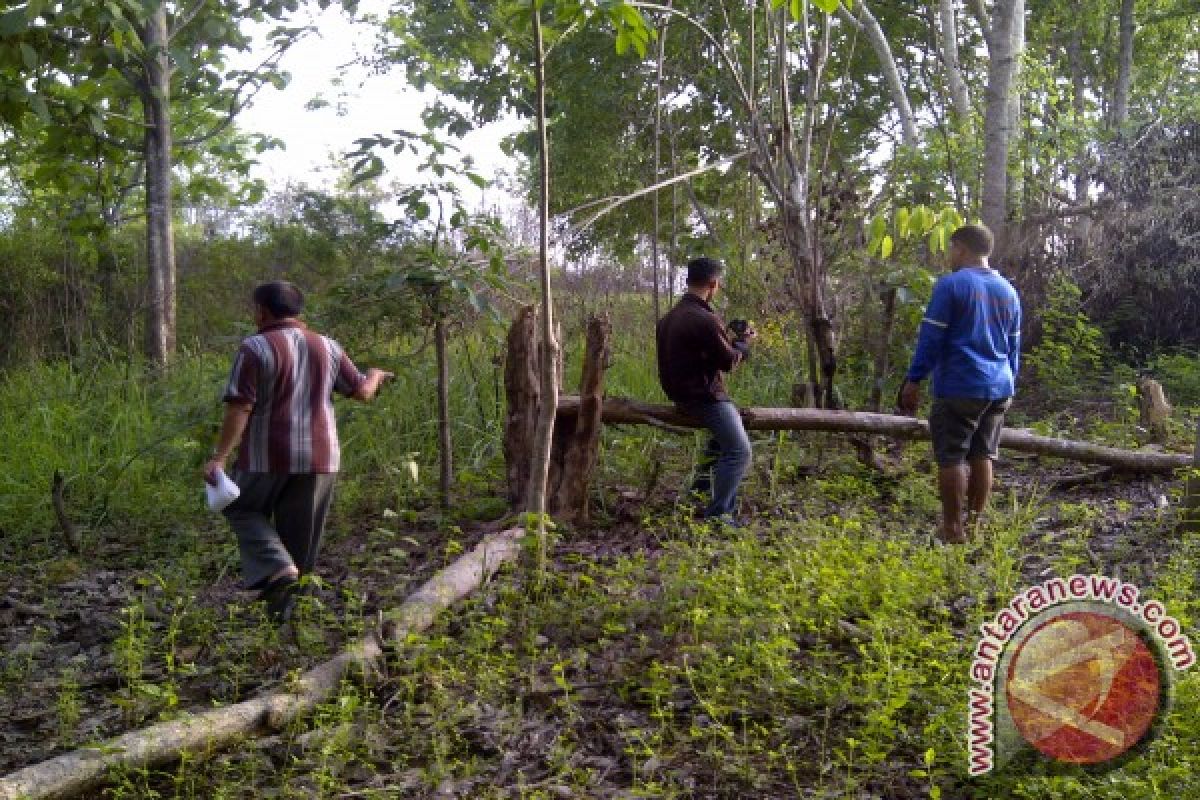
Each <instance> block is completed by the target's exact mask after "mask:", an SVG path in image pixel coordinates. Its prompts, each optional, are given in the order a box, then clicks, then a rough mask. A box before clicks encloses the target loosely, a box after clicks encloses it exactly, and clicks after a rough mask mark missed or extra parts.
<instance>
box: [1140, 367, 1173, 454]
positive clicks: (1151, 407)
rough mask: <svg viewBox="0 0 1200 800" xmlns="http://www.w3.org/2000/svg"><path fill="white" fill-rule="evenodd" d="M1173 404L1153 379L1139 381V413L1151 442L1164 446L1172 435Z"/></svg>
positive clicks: (1145, 378)
mask: <svg viewBox="0 0 1200 800" xmlns="http://www.w3.org/2000/svg"><path fill="white" fill-rule="evenodd" d="M1171 410H1172V409H1171V404H1170V402H1168V401H1167V395H1166V392H1164V391H1163V387H1162V384H1161V383H1159V382H1158V381H1156V380H1154V379H1153V378H1147V377H1144V378H1142V379H1141V380H1140V381H1138V411H1139V416H1140V421H1141V424H1142V427H1143V428H1145V429H1146V433H1147V435H1148V436H1149V437H1150V441H1152V442H1158V443H1159V444H1162V443H1163V442H1166V441H1167V436H1168V435H1169V433H1170V421H1171Z"/></svg>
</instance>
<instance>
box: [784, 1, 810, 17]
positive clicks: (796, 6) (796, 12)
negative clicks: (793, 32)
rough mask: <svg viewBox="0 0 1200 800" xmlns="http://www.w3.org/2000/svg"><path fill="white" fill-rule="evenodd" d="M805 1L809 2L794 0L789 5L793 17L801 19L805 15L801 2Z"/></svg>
mask: <svg viewBox="0 0 1200 800" xmlns="http://www.w3.org/2000/svg"><path fill="white" fill-rule="evenodd" d="M804 2H807V0H792V3H791V5H790V6H788V10H789V11H790V12H791V14H792V19H800V18H801V17H803V16H804V9H803V8H801V7H800V4H801V3H804Z"/></svg>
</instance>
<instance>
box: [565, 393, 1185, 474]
mask: <svg viewBox="0 0 1200 800" xmlns="http://www.w3.org/2000/svg"><path fill="white" fill-rule="evenodd" d="M578 409H579V398H577V397H573V396H563V397H560V398H559V401H558V413H559V414H560V415H566V414H574V413H577V411H578ZM741 414H742V421H743V422H744V423H745V425H746V428H747V429H748V430H759V431H783V430H788V431H826V432H830V433H869V434H879V435H882V436H891V437H893V438H897V439H928V438H929V426H928V424H926V423H925V421H924V420H919V419H915V418H913V417H898V416H894V415H892V414H871V413H866V412H861V411H826V410H824V409H818V408H743V409H741ZM603 419H604V422H606V423H608V424H635V425H636V424H641V425H657V426H660V427H669V428H699V427H702V425H701V423H700V421H699V420H697V419H695V418H693V417H690V416H688V415H686V414H683V413H681V412H680V411H679V410H678V409H676V408H675V407H674V406H667V405H656V404H652V403H640V402H637V401H636V400H626V399H619V398H609V399H607V400H605V401H604V411H603ZM1000 446H1001V447H1005V448H1008V449H1010V450H1018V451H1021V452H1025V453H1036V454H1038V455H1043V456H1054V457H1056V458H1066V459H1070V460H1072V461H1081V462H1083V463H1086V464H1104V465H1106V466H1110V467H1118V468H1120V469H1121V470H1124V471H1128V472H1172V471H1174V470H1177V469H1182V468H1184V467H1190V466H1192V456H1190V455H1185V454H1182V453H1178V454H1177V453H1162V452H1156V451H1152V450H1121V449H1120V448H1117V447H1106V446H1104V445H1099V444H1091V443H1089V442H1076V441H1071V440H1069V439H1055V438H1054V437H1051V436H1041V435H1039V434H1036V433H1033V432H1031V431H1026V430H1018V429H1015V428H1005V429H1004V432H1003V433H1002V434H1001V436H1000Z"/></svg>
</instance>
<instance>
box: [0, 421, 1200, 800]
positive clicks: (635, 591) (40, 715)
mask: <svg viewBox="0 0 1200 800" xmlns="http://www.w3.org/2000/svg"><path fill="white" fill-rule="evenodd" d="M695 446H696V442H695V441H693V440H692V439H691V438H686V439H678V438H672V437H666V436H663V435H661V434H652V435H650V436H648V437H647V436H645V435H643V434H640V433H634V432H629V431H613V432H610V433H609V434H608V435H607V437H606V456H605V457H606V459H607V465H605V466H603V468H602V473H603V474H602V476H601V480H600V481H599V483H600V485H601V486H604V487H605V488H604V490H603V491H601V492H600V494H599V496H598V498H597V499H598V500H599V501H600V502H598V503H597V513H596V515H595V520H594V522H593V525H592V526H590V527H587V528H584V529H580V530H574V531H566V532H563V533H562V534H561V535H560V536H558V537H557V542H556V544H555V547H554V550H553V560H552V563H551V564H550V565H549V566H548V568H547V569H545V570H544V571H539V570H535V569H533V568H532V567H530V566H529V565H524V564H523V565H520V566H519V567H517V568H514V569H511V570H507V571H505V572H503V573H501V575H500V576H499V577H498V578H497V579H495V580H494V581H492V582H491V583H490V584H489V585H487V586H486V587H484V589H483V590H482V591H480V592H479V593H477V595H475V596H474V597H472V598H471V599H470V600H468V601H467V602H465V603H464V604H462V605H461V606H460V607H457V608H455V609H453V610H452V611H450V612H448V613H446V614H445V615H443V617H442V619H441V620H439V622H438V623H437V624H436V625H435V626H434V628H433V629H431V630H430V631H428V632H427V633H425V634H423V635H419V636H416V635H414V636H411V637H410V638H409V641H408V642H407V643H406V644H405V646H404V648H403V652H401V653H399V654H397V657H396V658H395V659H393V660H392V662H391V664H390V667H389V671H388V674H387V676H386V678H385V680H383V681H382V682H376V683H374V684H372V685H369V686H368V685H364V684H362V683H357V682H353V681H347V682H346V683H345V684H343V686H342V688H341V690H340V691H339V692H338V693H337V695H336V696H335V697H334V698H333V699H332V700H331V701H330V702H329V703H327V704H325V705H323V706H322V707H321V709H320V710H319V712H318V713H317V714H316V715H314V716H313V717H311V718H308V719H306V720H302V721H300V722H299V723H297V724H295V725H293V726H292V727H291V728H289V729H288V730H287V731H286V732H284V733H283V734H279V735H275V736H271V737H268V738H265V739H258V740H255V739H248V740H246V741H245V743H244V744H243V745H241V746H239V747H236V748H233V749H231V750H230V751H229V752H227V753H224V754H221V755H218V756H217V757H216V758H215V759H213V760H211V761H209V762H207V763H197V762H195V761H190V760H189V761H186V762H184V763H182V764H180V765H177V766H175V767H171V768H166V769H164V770H162V771H150V772H146V771H143V772H138V773H133V772H131V773H126V774H121V775H114V776H113V780H112V784H111V786H110V788H109V789H108V790H106V796H111V797H195V798H233V797H264V798H266V797H296V798H300V797H346V798H349V797H375V798H393V797H394V798H400V797H431V798H432V797H447V798H448V797H463V798H466V797H471V798H477V797H478V798H491V797H494V798H501V797H505V798H507V797H529V798H535V797H596V798H607V797H611V798H618V797H619V798H633V797H705V798H718V797H720V798H726V797H727V798H735V797H823V798H824V797H827V798H841V797H847V798H897V799H899V798H917V797H922V798H923V797H933V798H937V797H943V798H960V797H961V798H975V797H978V798H990V797H1031V798H1033V797H1038V798H1041V797H1058V796H1063V797H1138V798H1140V797H1187V796H1196V795H1197V793H1200V788H1198V787H1200V777H1194V776H1193V772H1194V770H1193V769H1192V765H1193V764H1196V763H1197V762H1198V761H1200V742H1198V741H1197V738H1196V737H1194V736H1190V734H1194V733H1196V732H1197V728H1198V726H1200V723H1198V722H1193V721H1190V720H1191V719H1194V718H1196V716H1197V715H1196V714H1195V712H1196V711H1198V710H1200V692H1198V691H1197V689H1198V688H1200V687H1198V686H1197V685H1196V683H1195V682H1194V680H1193V678H1192V676H1191V674H1190V673H1188V674H1185V675H1183V676H1182V677H1181V680H1180V682H1179V685H1178V687H1177V703H1176V710H1175V711H1174V712H1173V714H1172V718H1171V720H1169V723H1168V725H1167V726H1165V733H1164V734H1163V735H1162V736H1160V737H1159V738H1158V740H1157V741H1156V742H1155V743H1153V744H1151V745H1150V746H1149V747H1148V748H1146V750H1145V751H1144V752H1143V753H1141V754H1140V755H1138V756H1137V757H1136V758H1135V759H1133V760H1131V761H1129V762H1127V763H1125V764H1124V765H1123V766H1121V767H1120V768H1119V769H1117V770H1115V771H1113V772H1111V773H1109V774H1107V775H1105V776H1094V775H1089V774H1086V773H1083V772H1078V771H1062V770H1056V769H1053V768H1051V767H1050V766H1049V765H1046V766H1044V767H1043V768H1038V769H1035V770H1032V771H1030V772H1029V774H1021V775H1011V774H1010V775H1004V774H998V775H995V776H991V777H987V778H984V779H980V780H976V781H968V780H967V779H966V778H965V764H966V724H965V720H966V689H967V685H968V662H969V658H970V652H971V651H972V650H973V648H974V645H975V642H976V640H977V637H978V633H977V630H978V625H979V623H980V622H981V621H983V620H985V619H987V618H988V617H990V616H991V614H993V613H994V612H995V611H996V610H997V609H998V608H999V607H1000V606H1001V605H1003V604H1004V603H1006V602H1007V599H1008V598H1010V597H1011V596H1012V595H1013V594H1014V593H1015V592H1016V591H1017V590H1018V589H1020V588H1021V587H1023V586H1026V585H1029V584H1032V583H1037V582H1040V581H1042V580H1044V579H1045V578H1046V577H1047V576H1049V575H1051V574H1054V575H1062V576H1066V575H1070V574H1072V573H1074V572H1085V573H1090V572H1099V573H1103V574H1107V575H1113V576H1119V577H1121V578H1123V579H1124V580H1127V581H1131V582H1133V583H1136V584H1137V585H1139V586H1141V587H1144V588H1145V590H1146V592H1147V594H1148V595H1153V596H1154V597H1155V598H1156V599H1160V600H1162V601H1164V603H1166V604H1167V607H1168V610H1169V611H1170V612H1171V613H1172V614H1173V615H1175V616H1176V617H1178V618H1179V619H1180V620H1181V621H1183V622H1184V623H1185V631H1188V632H1192V633H1194V630H1195V629H1194V623H1193V620H1194V619H1195V617H1194V616H1193V615H1194V614H1195V613H1196V612H1197V611H1200V593H1198V591H1197V588H1196V582H1195V574H1194V568H1193V565H1194V563H1195V561H1194V557H1195V546H1194V544H1193V543H1192V542H1191V540H1190V539H1189V538H1184V537H1180V536H1179V535H1177V534H1176V533H1175V532H1174V529H1175V511H1174V508H1175V506H1176V500H1177V492H1178V488H1179V487H1178V484H1177V483H1172V482H1170V481H1168V480H1166V479H1161V478H1148V477H1138V478H1115V479H1110V480H1102V481H1096V482H1091V483H1085V484H1083V485H1081V486H1077V487H1073V488H1069V489H1055V488H1053V485H1054V483H1055V481H1056V480H1057V479H1058V478H1060V477H1062V476H1064V475H1068V474H1076V473H1078V472H1080V471H1081V470H1080V469H1079V468H1078V467H1077V466H1076V465H1068V464H1062V463H1057V462H1054V463H1052V462H1048V461H1043V460H1040V459H1021V460H1012V459H1006V460H1004V461H1003V462H1002V463H1001V465H1000V467H999V468H998V476H997V477H998V485H999V488H998V492H997V496H996V500H995V510H994V513H993V514H992V515H991V516H990V518H989V522H988V524H987V526H986V530H985V531H983V532H982V535H981V537H980V538H979V539H978V540H977V541H976V542H975V543H973V544H971V545H967V546H957V547H945V546H941V545H938V544H936V543H935V542H934V541H933V537H932V531H933V529H934V525H935V522H936V508H937V503H936V499H935V497H934V495H933V491H932V486H931V482H930V479H929V474H930V471H931V464H930V461H929V455H928V447H927V446H926V445H908V446H906V447H904V448H902V449H900V450H896V451H894V452H892V453H891V454H890V455H889V456H888V459H889V461H890V465H889V469H888V470H887V471H886V472H883V473H878V472H872V471H869V470H866V469H864V468H863V467H861V466H860V465H859V464H858V463H857V462H856V461H855V460H854V459H853V458H852V456H851V455H850V453H849V452H848V451H846V450H843V449H842V447H841V446H840V444H838V443H837V441H836V440H835V439H833V438H832V437H821V436H810V437H796V436H792V437H790V438H789V437H787V436H784V435H775V436H767V437H760V438H758V439H756V461H755V468H754V473H753V474H752V475H751V477H750V479H749V481H748V483H747V491H746V495H745V498H744V502H743V512H744V513H745V515H746V517H747V519H748V520H749V524H748V525H747V526H746V527H745V528H742V529H738V530H730V529H726V528H712V527H710V526H707V525H702V524H699V523H697V522H695V521H694V520H693V519H692V515H691V509H690V506H689V505H688V504H686V503H678V502H677V499H678V498H677V494H678V492H677V487H679V486H682V485H684V484H685V481H686V475H685V474H684V471H685V470H686V469H687V467H688V464H689V460H690V458H691V457H692V454H693V453H694V448H695ZM630 450H636V451H639V452H641V453H642V454H644V455H645V454H650V456H649V458H646V459H643V460H642V461H641V462H640V463H641V464H642V468H640V469H637V470H629V469H627V468H626V467H625V466H618V464H625V463H626V461H627V459H626V460H623V457H622V454H623V453H624V454H625V455H628V452H627V451H630ZM403 520H404V517H403V516H397V515H396V514H395V513H393V512H385V513H383V514H381V515H379V516H377V517H374V518H371V519H366V518H355V519H345V520H343V519H339V520H336V521H335V525H334V530H333V533H332V535H331V536H330V540H329V542H328V545H327V547H326V549H325V551H324V553H323V556H322V559H321V565H320V570H319V573H320V576H321V578H320V581H319V582H318V583H317V585H315V586H314V588H313V591H312V592H311V594H310V596H309V597H306V598H305V599H304V600H303V602H302V603H301V606H300V608H299V611H298V613H297V617H296V619H295V620H294V622H293V623H292V624H291V625H289V626H287V627H285V628H283V629H281V630H277V629H275V628H273V627H272V626H271V625H269V624H268V623H267V622H266V621H265V620H264V619H263V617H262V614H261V611H260V609H259V608H258V607H257V606H256V605H255V604H253V603H250V602H249V601H248V598H247V597H246V596H244V594H243V593H241V592H239V591H238V589H237V576H236V574H234V573H235V571H234V570H232V569H231V568H230V565H231V564H233V563H235V561H234V560H233V559H231V557H230V553H231V547H232V543H231V539H230V536H229V534H228V533H227V531H226V530H225V528H224V526H223V525H222V524H220V523H219V521H213V522H212V523H211V524H210V525H208V526H207V527H203V528H201V529H198V530H188V531H184V532H180V533H179V534H178V536H179V541H178V542H175V543H171V544H170V545H169V546H167V547H165V548H162V551H163V554H164V555H163V556H162V557H160V558H159V559H158V560H157V561H154V560H152V561H151V562H150V563H149V564H146V563H143V564H142V566H140V567H139V568H137V569H130V568H128V567H126V568H122V567H121V566H120V565H121V564H122V563H125V562H127V561H128V560H129V559H128V558H126V555H127V551H126V550H125V549H124V548H123V547H122V546H121V544H120V543H117V542H113V541H111V540H106V541H105V542H102V543H101V544H100V545H99V546H98V550H97V551H96V552H92V553H89V554H88V556H87V558H83V557H72V556H59V557H55V558H53V559H50V560H44V561H40V562H38V563H36V564H9V565H6V566H5V568H4V569H3V570H2V571H0V598H3V600H0V652H2V654H3V655H2V656H0V773H4V772H7V771H10V770H12V769H14V768H17V767H19V766H21V765H24V764H29V763H33V762H36V761H39V760H42V759H45V758H47V757H49V756H51V755H53V754H55V753H58V752H63V751H65V750H67V749H70V748H73V747H78V746H84V745H87V744H89V743H95V742H98V741H100V740H102V739H104V738H106V737H108V736H110V735H113V734H115V733H118V732H121V731H124V730H128V729H131V728H135V727H139V726H141V725H142V724H145V723H147V722H150V721H153V720H156V719H159V718H163V717H165V716H169V715H170V714H171V713H173V712H176V711H178V710H180V709H186V708H201V707H208V706H212V705H214V704H224V703H229V702H233V701H236V700H240V699H244V698H247V697H249V696H252V695H254V694H257V693H260V692H263V691H266V690H269V689H271V688H273V687H275V686H277V685H279V684H280V683H281V682H283V681H285V680H286V679H287V677H288V675H289V674H292V673H294V672H295V671H296V670H300V669H303V668H305V667H307V666H311V665H313V664H315V663H318V662H320V661H322V660H325V659H327V658H329V657H330V656H332V655H333V654H334V653H335V652H336V651H337V650H338V648H339V647H341V646H342V645H343V644H344V643H346V642H347V641H348V640H350V639H352V638H355V637H357V636H358V635H360V634H361V632H362V631H363V630H364V629H365V628H366V627H368V626H370V625H372V624H373V621H374V619H375V618H376V616H377V614H378V612H379V611H380V610H383V609H387V608H392V607H395V606H397V605H399V603H400V602H401V601H402V600H403V598H404V597H405V596H406V595H407V594H408V593H409V592H411V591H412V590H413V589H414V588H415V587H416V586H417V585H418V584H419V583H420V581H422V580H424V579H425V578H426V577H428V575H430V574H432V572H433V571H435V570H436V569H438V568H440V567H441V566H442V565H444V564H445V563H448V562H449V561H450V560H452V559H453V558H454V557H456V556H457V555H458V554H460V553H461V552H463V551H464V550H466V549H468V548H470V547H471V546H472V545H473V544H474V542H475V541H476V540H478V538H480V536H482V535H483V533H484V532H485V531H486V530H488V529H489V526H486V525H470V524H466V523H463V525H462V527H461V528H459V527H455V526H453V525H450V524H446V523H444V524H443V525H442V526H441V527H440V528H429V527H427V526H425V525H423V524H422V521H421V520H416V521H403ZM130 546H132V545H130Z"/></svg>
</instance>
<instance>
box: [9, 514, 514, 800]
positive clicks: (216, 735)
mask: <svg viewBox="0 0 1200 800" xmlns="http://www.w3.org/2000/svg"><path fill="white" fill-rule="evenodd" d="M521 535H522V531H521V530H519V529H513V530H507V531H503V532H501V533H496V534H492V535H491V536H488V537H487V538H485V539H484V540H483V541H482V542H480V543H479V545H477V546H476V547H475V549H474V550H472V551H471V552H469V553H467V554H466V555H464V556H462V557H461V558H459V559H458V560H457V561H455V562H454V563H452V564H450V566H448V567H446V568H445V569H443V570H442V571H441V572H439V573H437V574H436V575H434V576H433V577H432V578H430V579H429V580H428V581H426V582H425V583H424V584H423V585H422V586H421V588H420V589H418V590H417V591H416V592H415V593H413V594H412V595H411V596H409V598H408V599H407V600H405V602H404V604H403V605H401V606H400V607H399V608H398V609H396V610H395V611H393V612H391V613H389V614H387V615H386V616H385V617H384V626H383V629H382V630H381V631H380V633H379V634H376V633H370V634H368V635H367V636H365V637H364V638H362V639H361V640H359V641H358V642H356V643H355V644H354V645H352V646H351V647H349V648H347V649H346V650H343V651H342V652H341V653H340V654H338V655H337V656H336V657H335V658H333V659H332V660H330V661H327V662H325V663H324V664H321V665H319V666H317V667H314V668H313V669H311V670H309V671H308V672H306V673H305V674H304V675H302V676H301V677H300V679H299V680H297V681H295V682H294V683H291V684H289V685H288V688H287V689H281V690H279V691H275V692H272V693H270V694H267V695H263V696H261V697H255V698H253V699H251V700H247V701H245V702H242V703H238V704H236V705H232V706H226V707H224V708H214V709H211V710H209V711H204V712H200V713H191V714H184V715H183V716H181V717H180V718H178V719H173V720H170V721H168V722H161V723H159V724H157V725H152V726H150V727H149V728H143V729H142V730H139V731H133V732H131V733H127V734H124V735H123V736H118V737H116V738H115V739H110V740H108V741H107V742H104V743H103V744H101V745H99V746H96V747H90V748H88V749H86V750H76V751H74V752H71V753H66V754H64V755H61V756H58V757H57V758H52V759H50V760H49V761H43V762H42V763H41V764H35V765H33V766H30V767H26V768H25V769H22V770H18V771H17V772H14V773H11V774H9V775H7V776H4V777H2V778H0V800H43V799H45V798H67V797H74V796H77V795H80V794H82V793H84V792H88V791H91V790H94V789H96V788H97V787H99V786H101V785H102V784H103V783H104V779H105V777H106V776H107V775H108V772H109V770H110V769H112V768H113V767H118V766H122V767H127V768H133V769H140V768H143V767H154V766H158V765H162V764H167V763H170V762H172V761H175V760H177V759H179V758H180V757H181V756H183V755H185V754H187V755H189V756H190V757H191V758H193V759H202V758H206V757H208V756H211V755H212V754H213V753H215V752H216V751H218V750H219V749H221V748H222V747H225V746H227V745H230V744H232V743H234V742H236V741H238V740H240V739H241V738H242V737H244V736H253V735H255V734H260V733H263V732H267V731H278V730H280V729H282V728H283V727H284V726H285V725H287V723H288V722H290V721H291V720H293V719H295V718H296V717H298V716H299V715H301V714H305V713H307V712H309V711H311V710H312V709H314V708H316V706H318V705H319V704H320V703H322V702H324V701H325V700H326V699H327V698H328V697H329V696H330V695H331V694H333V692H334V691H335V690H336V689H337V687H338V685H339V684H340V683H341V681H342V679H343V678H344V677H345V676H346V675H347V674H349V673H350V672H351V671H352V670H354V669H359V670H362V672H363V673H364V675H368V676H369V675H371V674H372V673H374V672H375V671H376V670H377V669H378V667H379V666H380V664H381V662H382V660H383V654H384V647H385V645H386V644H388V643H391V642H401V641H403V640H404V638H405V637H406V636H407V635H408V634H409V633H410V632H412V631H420V630H423V629H425V628H428V627H429V625H430V624H432V623H433V620H434V617H435V616H437V614H438V612H440V611H442V610H444V609H446V608H448V607H449V606H450V605H451V604H453V603H454V602H456V601H458V600H459V599H461V598H463V597H465V596H466V595H468V594H470V593H471V592H473V591H474V590H475V589H477V588H478V587H479V585H480V584H481V583H482V582H483V581H484V580H486V579H487V578H489V577H490V576H491V575H493V574H495V572H496V570H498V569H499V568H500V566H501V565H502V564H504V563H506V562H509V561H515V560H516V558H517V556H518V555H519V554H520V551H521V546H520V537H521ZM90 796H96V795H94V794H93V795H90Z"/></svg>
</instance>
